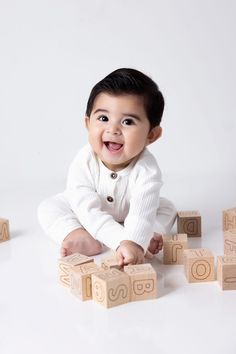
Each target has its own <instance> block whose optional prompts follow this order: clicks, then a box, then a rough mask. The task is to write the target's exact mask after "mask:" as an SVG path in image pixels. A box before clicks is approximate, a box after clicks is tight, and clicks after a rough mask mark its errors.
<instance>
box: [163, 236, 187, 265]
mask: <svg viewBox="0 0 236 354" xmlns="http://www.w3.org/2000/svg"><path fill="white" fill-rule="evenodd" d="M163 241H164V243H163V263H164V264H184V250H185V249H187V248H188V237H187V234H176V235H164V236H163Z"/></svg>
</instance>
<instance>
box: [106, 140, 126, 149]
mask: <svg viewBox="0 0 236 354" xmlns="http://www.w3.org/2000/svg"><path fill="white" fill-rule="evenodd" d="M104 144H105V145H106V147H107V149H108V150H109V151H119V150H120V149H121V148H122V146H123V144H119V143H114V142H112V141H104Z"/></svg>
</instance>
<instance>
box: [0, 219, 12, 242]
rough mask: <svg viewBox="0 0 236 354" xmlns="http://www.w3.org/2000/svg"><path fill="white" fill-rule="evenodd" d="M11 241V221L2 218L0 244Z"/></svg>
mask: <svg viewBox="0 0 236 354" xmlns="http://www.w3.org/2000/svg"><path fill="white" fill-rule="evenodd" d="M9 239H10V232H9V221H8V220H7V219H3V218H0V242H4V241H8V240H9Z"/></svg>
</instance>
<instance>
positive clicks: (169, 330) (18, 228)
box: [0, 188, 236, 354]
mask: <svg viewBox="0 0 236 354" xmlns="http://www.w3.org/2000/svg"><path fill="white" fill-rule="evenodd" d="M42 190H43V189H42ZM41 193H42V192H41ZM41 193H40V191H39V190H34V189H33V188H32V189H30V190H27V189H24V188H21V189H16V190H15V191H11V194H10V193H8V191H7V190H5V191H1V201H2V202H1V208H0V214H3V211H4V213H5V214H4V215H1V216H2V217H9V219H10V222H11V240H10V241H8V242H5V243H2V244H0V281H1V292H0V353H1V354H32V353H34V354H42V353H44V354H53V353H56V354H64V353H69V354H78V353H82V352H85V353H103V354H108V353H119V354H120V353H127V352H129V353H138V354H139V353H144V352H148V353H150V354H151V353H155V354H157V353H158V354H159V353H160V354H165V353H175V354H179V353H191V354H195V353H196V354H199V353H201V354H210V353H214V354H222V353H226V354H235V353H236V344H235V318H236V291H224V292H223V291H222V290H221V289H220V287H219V285H218V283H217V282H216V281H214V282H209V283H203V284H200V283H199V284H189V283H187V281H186V279H185V276H184V272H183V266H165V265H163V264H162V255H161V254H160V255H158V257H156V258H155V259H154V260H153V261H152V264H153V266H154V267H155V269H156V270H157V274H158V289H159V295H158V298H157V299H156V300H149V301H142V302H141V301H140V302H133V303H128V304H125V305H122V306H118V307H115V308H112V309H109V310H108V309H105V308H103V307H101V306H99V305H97V304H96V303H94V302H93V301H87V302H80V301H79V300H78V299H77V298H76V297H74V296H73V295H72V294H70V292H69V290H68V289H66V288H64V287H62V286H60V285H59V284H58V281H57V259H58V256H59V252H58V251H59V249H58V247H57V246H56V245H54V244H53V243H52V242H51V241H50V240H49V239H47V237H45V236H44V234H43V232H42V231H41V230H40V228H39V226H38V224H37V220H36V206H37V204H38V203H39V201H40V200H41V199H42V198H43V197H44V194H45V196H46V192H45V191H44V192H43V195H42V194H41ZM2 203H4V209H3V207H2V205H3V204H2ZM203 220H204V215H203ZM207 225H208V224H207ZM209 225H210V223H209ZM190 245H191V247H208V248H209V249H211V250H212V251H213V253H214V254H215V256H217V255H221V254H222V253H223V242H222V231H221V229H220V227H219V226H218V225H217V227H216V228H215V229H214V227H208V226H207V227H205V229H204V235H203V236H202V238H198V239H193V240H190ZM108 252H109V251H108ZM102 256H104V254H103V255H102ZM95 258H96V261H97V262H98V263H99V260H100V258H101V257H100V256H98V257H95Z"/></svg>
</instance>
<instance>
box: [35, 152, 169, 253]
mask: <svg viewBox="0 0 236 354" xmlns="http://www.w3.org/2000/svg"><path fill="white" fill-rule="evenodd" d="M111 174H112V171H110V170H109V169H107V168H106V167H105V166H104V164H103V163H102V162H101V161H98V160H97V158H96V156H95V155H94V153H93V151H92V150H91V147H90V146H89V145H86V146H85V147H84V148H83V149H82V150H81V151H80V152H79V153H78V154H77V156H76V157H75V159H74V161H73V162H72V164H71V166H70V169H69V174H68V181H67V188H66V191H65V192H64V193H59V194H57V195H55V196H53V197H50V198H48V199H47V200H45V201H43V202H42V203H41V204H40V205H39V208H38V218H39V222H40V224H41V226H42V228H43V230H44V231H45V233H46V234H48V235H49V236H50V237H51V238H52V239H53V240H54V241H55V242H57V243H58V244H61V242H62V241H63V240H64V238H65V237H66V236H67V235H68V234H69V233H70V232H71V231H73V230H75V229H78V228H81V227H82V228H85V229H86V230H87V231H88V232H89V233H90V234H91V235H92V236H93V237H94V238H96V239H98V240H99V241H101V242H102V243H104V244H105V245H106V246H108V247H110V248H112V249H116V248H117V247H118V246H119V244H120V242H121V241H122V240H132V241H134V242H136V243H137V244H139V245H140V246H142V247H143V248H144V250H146V249H147V247H148V245H149V241H150V239H151V238H152V236H153V232H154V231H155V232H157V233H161V234H164V233H167V232H169V231H170V229H171V227H172V225H173V223H174V221H175V217H176V209H175V207H174V205H173V204H172V203H171V202H170V201H169V200H167V199H165V198H159V192H160V188H161V185H162V181H161V172H160V169H159V167H158V165H157V162H156V160H155V158H154V157H153V156H152V154H151V153H150V152H149V151H148V150H147V149H145V150H144V151H143V153H142V154H141V155H140V156H139V159H137V160H136V161H133V162H132V163H131V164H130V165H129V166H128V167H127V168H125V169H123V170H122V171H119V172H117V175H116V176H115V177H116V178H112V175H111ZM113 177H114V176H113ZM108 196H109V197H112V198H113V201H112V202H109V201H108V200H107V197H108Z"/></svg>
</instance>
